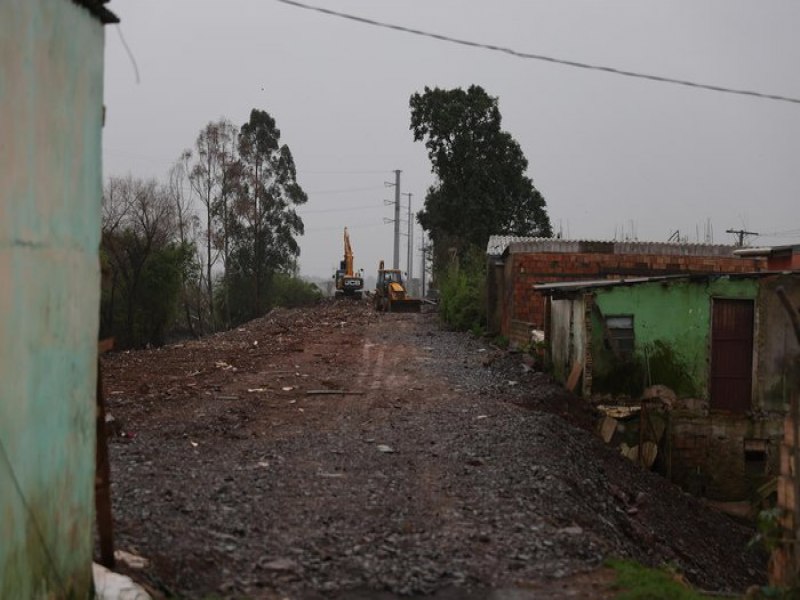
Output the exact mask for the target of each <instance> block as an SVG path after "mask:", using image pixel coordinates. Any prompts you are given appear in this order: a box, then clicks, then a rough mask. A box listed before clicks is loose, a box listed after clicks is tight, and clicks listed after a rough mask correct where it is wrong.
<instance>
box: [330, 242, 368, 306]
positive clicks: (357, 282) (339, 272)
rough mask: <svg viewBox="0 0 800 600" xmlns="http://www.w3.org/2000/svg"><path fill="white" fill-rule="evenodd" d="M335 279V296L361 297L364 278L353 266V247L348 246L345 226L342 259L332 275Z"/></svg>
mask: <svg viewBox="0 0 800 600" xmlns="http://www.w3.org/2000/svg"><path fill="white" fill-rule="evenodd" d="M333 278H334V280H335V281H336V292H335V293H334V295H335V296H336V297H337V298H344V297H349V298H355V299H357V300H358V299H360V298H361V290H363V289H364V278H363V277H361V276H360V275H356V273H355V270H354V268H353V249H352V248H351V247H350V235H349V234H348V233H347V227H345V228H344V260H342V261H341V262H340V263H339V268H338V269H336V274H335V275H334V276H333Z"/></svg>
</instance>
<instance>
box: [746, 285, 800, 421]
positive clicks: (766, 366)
mask: <svg viewBox="0 0 800 600" xmlns="http://www.w3.org/2000/svg"><path fill="white" fill-rule="evenodd" d="M778 287H782V288H783V289H784V290H785V292H786V294H787V295H788V297H789V300H790V302H791V303H792V304H793V305H794V306H800V273H794V274H791V275H778V276H775V277H768V278H765V279H763V280H762V281H761V286H760V289H759V295H758V306H757V313H756V320H757V321H756V322H757V329H758V336H757V338H756V365H757V368H756V375H757V376H756V378H755V391H754V400H755V402H754V404H755V405H756V406H758V407H759V408H760V409H761V410H764V411H769V412H776V411H777V412H783V411H785V410H786V406H787V405H788V403H789V399H790V398H791V397H792V394H797V393H800V391H799V390H798V386H800V373H798V371H797V365H798V364H800V362H798V360H800V358H799V357H800V346H799V345H798V343H797V338H796V337H795V335H794V332H793V331H792V325H791V322H790V320H789V316H788V315H787V314H786V309H785V308H784V307H783V305H782V304H781V302H780V299H779V298H778V294H777V293H776V289H777V288H778Z"/></svg>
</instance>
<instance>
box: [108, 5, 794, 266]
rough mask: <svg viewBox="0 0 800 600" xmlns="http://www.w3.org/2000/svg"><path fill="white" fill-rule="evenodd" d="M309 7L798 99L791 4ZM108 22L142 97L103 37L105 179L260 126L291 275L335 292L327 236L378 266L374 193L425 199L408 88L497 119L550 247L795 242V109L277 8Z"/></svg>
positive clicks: (149, 10)
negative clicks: (292, 260) (213, 126)
mask: <svg viewBox="0 0 800 600" xmlns="http://www.w3.org/2000/svg"><path fill="white" fill-rule="evenodd" d="M307 1H308V3H310V4H315V3H316V4H318V5H321V6H325V7H326V8H330V9H335V10H339V11H342V12H349V13H353V14H357V15H361V16H364V17H369V18H372V19H376V20H381V21H387V22H392V23H395V24H398V25H403V26H407V27H412V28H417V29H424V30H429V31H431V32H435V33H440V34H445V35H450V36H453V37H460V38H465V39H469V40H473V41H477V42H483V43H489V44H495V45H501V46H507V47H510V48H513V49H515V50H518V51H521V52H529V53H539V54H547V55H552V56H556V57H560V58H564V59H570V60H576V61H583V62H591V63H596V64H602V65H607V66H613V67H617V68H622V69H629V70H635V71H643V72H647V73H652V74H657V75H663V76H668V77H675V78H683V79H691V80H696V81H702V82H704V83H710V84H715V85H721V86H728V87H734V88H747V89H756V90H759V91H764V92H768V93H774V94H781V95H786V96H794V97H800V76H798V65H800V38H798V35H797V31H798V25H799V24H800V3H798V2H796V1H794V0H787V1H782V2H781V1H773V2H769V3H765V2H756V1H754V0H751V1H742V0H716V1H704V2H697V1H696V0H671V1H670V2H662V1H655V0H653V1H649V0H629V1H627V2H622V1H615V0H605V1H603V2H600V1H597V0H585V1H577V0H573V1H571V2H564V1H563V0H549V1H536V0H513V1H512V0H495V1H493V2H488V1H483V2H478V1H477V0H435V1H434V0H403V1H400V0H395V1H389V0H307ZM109 7H110V8H111V9H112V10H113V11H115V12H116V13H117V15H118V16H119V17H120V18H121V20H122V23H121V28H122V33H123V34H124V36H125V39H126V40H127V42H128V44H129V46H130V47H131V50H132V52H133V54H134V56H135V59H136V62H137V63H138V68H139V72H140V74H141V81H140V83H138V84H137V83H136V79H135V76H134V70H133V66H132V64H131V61H130V59H129V58H128V56H127V54H126V52H125V50H124V47H123V45H122V42H121V40H120V36H119V34H118V32H117V31H116V30H115V27H114V26H111V27H108V28H107V30H106V75H105V77H106V82H105V103H106V106H107V115H106V125H105V129H104V140H103V145H104V156H103V160H104V172H105V175H106V176H109V175H124V174H127V173H132V174H133V175H135V176H141V177H157V178H164V177H165V176H166V173H167V170H168V168H169V166H170V164H171V163H172V162H173V161H174V160H175V158H176V157H177V156H178V155H179V153H180V152H181V150H182V149H184V148H187V147H190V146H191V145H192V143H193V141H194V140H195V138H196V136H197V133H198V132H199V130H200V129H201V128H202V127H203V126H204V125H205V124H206V123H207V122H208V121H210V120H214V119H217V118H219V117H222V116H224V117H227V118H229V119H230V120H232V121H233V122H234V123H235V124H237V125H241V124H242V123H244V122H245V121H246V120H247V118H248V115H249V113H250V110H251V109H252V108H259V109H263V110H266V111H267V112H269V113H270V114H271V115H272V116H273V117H274V118H275V119H276V121H277V124H278V126H279V128H280V130H281V133H282V141H283V142H284V143H286V144H288V145H289V147H290V148H291V150H292V152H293V154H294V156H295V161H296V164H297V168H298V180H299V182H300V184H301V185H302V186H303V188H304V189H305V190H306V191H307V192H308V194H309V202H308V204H307V205H305V206H304V207H303V208H302V209H301V210H300V211H299V212H300V213H301V214H302V216H303V219H304V222H305V226H306V234H305V236H304V237H303V238H302V239H301V242H300V244H301V248H302V253H301V256H300V265H301V271H302V273H303V274H306V275H314V276H321V277H326V276H329V275H330V274H331V273H332V272H333V269H334V268H335V265H336V264H337V261H338V260H339V259H340V254H341V253H342V229H343V228H344V227H345V226H348V227H349V228H350V232H351V238H352V244H353V249H354V253H355V258H356V267H357V268H362V267H363V268H364V269H365V270H366V271H367V272H369V273H371V272H374V271H375V269H376V267H377V262H378V260H379V259H381V258H385V259H386V260H387V262H391V258H392V225H391V224H384V217H386V218H389V217H391V216H392V213H391V207H389V206H385V205H384V199H392V198H393V194H394V191H393V189H391V188H385V187H384V182H386V181H393V178H394V174H393V170H394V169H402V171H403V173H402V191H403V192H404V193H405V192H411V193H412V194H413V195H414V196H413V203H414V209H415V210H417V209H418V208H419V207H420V204H421V202H422V201H423V198H424V195H425V192H426V190H427V188H428V186H429V185H430V184H431V183H432V182H433V178H432V175H431V173H430V165H429V162H428V160H427V156H426V154H425V149H424V146H423V145H422V144H421V143H414V142H413V139H412V135H411V132H410V131H409V108H408V99H409V96H410V95H411V94H412V93H414V92H417V91H422V90H423V88H424V86H426V85H427V86H431V87H433V86H439V87H443V88H451V87H466V86H469V85H470V84H473V83H474V84H478V85H481V86H483V87H484V88H485V89H486V90H487V92H488V93H489V94H491V95H493V96H496V97H498V98H499V102H500V111H501V113H502V115H503V126H504V128H505V129H506V130H508V131H509V132H510V133H511V134H512V135H513V136H514V137H515V138H516V139H517V141H518V142H519V143H520V144H521V146H522V149H523V151H524V152H525V155H526V156H527V158H528V160H529V162H530V167H529V172H528V174H529V175H530V176H531V177H532V179H533V181H534V184H535V185H536V187H537V188H538V189H539V190H540V191H541V192H542V194H543V195H544V197H545V199H546V201H547V209H548V212H549V215H550V218H551V220H552V222H553V226H554V229H555V230H556V231H558V230H559V229H560V230H562V231H563V234H564V236H565V237H571V238H582V239H612V238H613V237H614V236H615V235H617V236H620V235H623V234H630V233H631V231H633V232H634V233H635V234H636V236H637V237H638V239H640V240H654V241H666V240H667V238H668V237H669V236H670V234H671V233H672V232H674V231H675V230H680V232H681V235H688V236H689V238H690V240H691V241H695V240H696V238H697V237H698V234H699V237H700V240H701V241H702V240H703V239H704V236H705V232H706V228H707V227H706V223H707V222H709V220H710V223H711V224H712V226H713V232H714V241H715V242H717V243H728V242H731V241H732V240H733V237H732V236H730V235H729V234H726V233H725V230H726V229H729V228H735V229H739V228H746V229H749V230H751V231H756V232H759V233H761V234H764V235H762V236H761V237H759V238H753V239H750V240H749V241H750V243H751V244H752V245H761V244H777V243H789V242H797V241H800V216H798V215H800V210H798V205H800V105H798V104H789V103H783V102H774V101H767V100H759V99H755V98H747V97H741V96H732V95H725V94H719V93H713V92H709V91H703V90H695V89H689V88H685V87H679V86H672V85H665V84H660V83H653V82H648V81H643V80H635V79H629V78H624V77H619V76H615V75H609V74H605V73H599V72H592V71H585V70H579V69H574V68H570V67H566V66H560V65H553V64H549V63H543V62H539V61H534V60H524V59H520V58H514V57H511V56H508V55H504V54H499V53H496V52H490V51H486V50H479V49H472V48H466V47H461V46H456V45H451V44H448V43H444V42H441V41H435V40H432V39H425V38H421V37H417V36H413V35H410V34H407V33H399V32H395V31H390V30H386V29H378V28H375V27H371V26H367V25H363V24H359V23H354V22H351V21H346V20H342V19H338V18H334V17H330V16H325V15H322V14H318V13H313V12H309V11H306V10H302V9H298V8H293V7H290V6H287V5H284V4H280V3H278V2H275V1H274V0H224V1H223V0H215V1H211V0H171V1H170V2H164V0H112V2H111V3H110V4H109ZM404 202H405V198H404ZM404 227H405V225H404ZM781 232H786V233H781ZM416 237H417V242H418V241H419V230H417V233H416ZM402 243H403V245H405V243H406V242H405V238H403V241H402ZM401 255H402V257H403V261H402V266H403V268H405V251H403V252H401ZM417 260H418V259H417ZM416 271H417V272H418V271H419V268H418V267H417V268H416Z"/></svg>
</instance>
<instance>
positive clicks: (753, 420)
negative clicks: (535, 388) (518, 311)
mask: <svg viewBox="0 0 800 600" xmlns="http://www.w3.org/2000/svg"><path fill="white" fill-rule="evenodd" d="M779 288H781V289H782V290H784V292H785V294H786V295H787V297H788V298H789V299H790V302H792V303H793V304H794V305H795V306H798V305H800V273H798V272H785V273H777V272H771V273H751V274H736V275H733V274H731V275H692V276H665V277H643V278H635V279H628V280H619V281H605V280H604V281H594V282H592V281H587V282H569V283H556V284H547V285H539V286H536V289H537V291H539V292H541V293H543V294H545V295H546V296H547V301H546V318H545V330H546V331H545V337H546V340H547V348H548V357H549V362H550V364H551V366H552V370H553V374H554V376H555V378H556V379H557V380H559V381H562V382H566V381H567V380H568V379H570V375H572V378H571V379H572V381H571V382H570V383H576V384H577V385H576V391H577V392H578V393H580V394H581V395H583V396H585V397H587V398H592V399H594V401H595V402H596V403H606V404H614V403H628V404H635V403H636V402H637V401H639V400H640V399H641V397H642V394H643V393H644V392H645V390H647V389H648V388H651V389H652V386H665V387H666V388H668V389H669V390H671V393H670V394H669V396H670V398H671V402H670V405H669V407H668V409H669V410H668V418H669V435H667V436H665V439H664V440H663V441H662V442H661V444H660V448H659V450H660V452H661V454H662V458H663V459H664V460H663V461H661V463H660V464H661V466H662V467H663V468H665V469H668V470H669V475H670V476H671V477H672V478H673V479H674V480H676V481H678V482H679V483H681V484H682V485H684V486H685V487H687V488H689V489H691V490H692V491H694V492H697V493H699V494H701V495H705V496H709V497H716V498H719V499H747V498H748V497H749V496H751V495H752V494H753V493H755V489H756V488H757V487H758V486H759V485H761V484H763V483H764V482H765V481H767V480H768V479H769V478H770V477H771V476H774V475H775V474H776V466H777V459H778V446H779V444H780V441H781V438H782V431H783V429H782V427H783V417H784V415H785V412H786V408H787V406H788V402H789V400H790V398H791V397H792V394H796V393H797V391H798V360H800V348H798V344H797V341H796V339H795V337H794V333H793V331H792V327H791V322H790V318H789V316H788V313H787V311H786V309H785V308H784V306H783V305H782V303H781V300H780V298H779V295H778V292H777V290H778V289H779Z"/></svg>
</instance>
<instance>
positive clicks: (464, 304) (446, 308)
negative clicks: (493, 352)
mask: <svg viewBox="0 0 800 600" xmlns="http://www.w3.org/2000/svg"><path fill="white" fill-rule="evenodd" d="M480 258H481V257H480V256H474V255H473V256H469V257H467V260H465V261H463V262H462V263H461V264H459V262H460V261H458V260H456V261H454V262H453V263H452V264H451V265H450V266H449V267H448V269H447V270H446V271H445V272H444V274H443V275H440V276H439V315H440V317H441V318H442V320H443V321H444V322H445V323H446V324H447V326H448V327H451V328H453V329H455V330H458V331H471V332H472V333H474V334H475V335H482V334H483V333H484V332H485V330H486V300H485V290H486V273H485V266H484V262H483V261H482V260H480Z"/></svg>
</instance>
